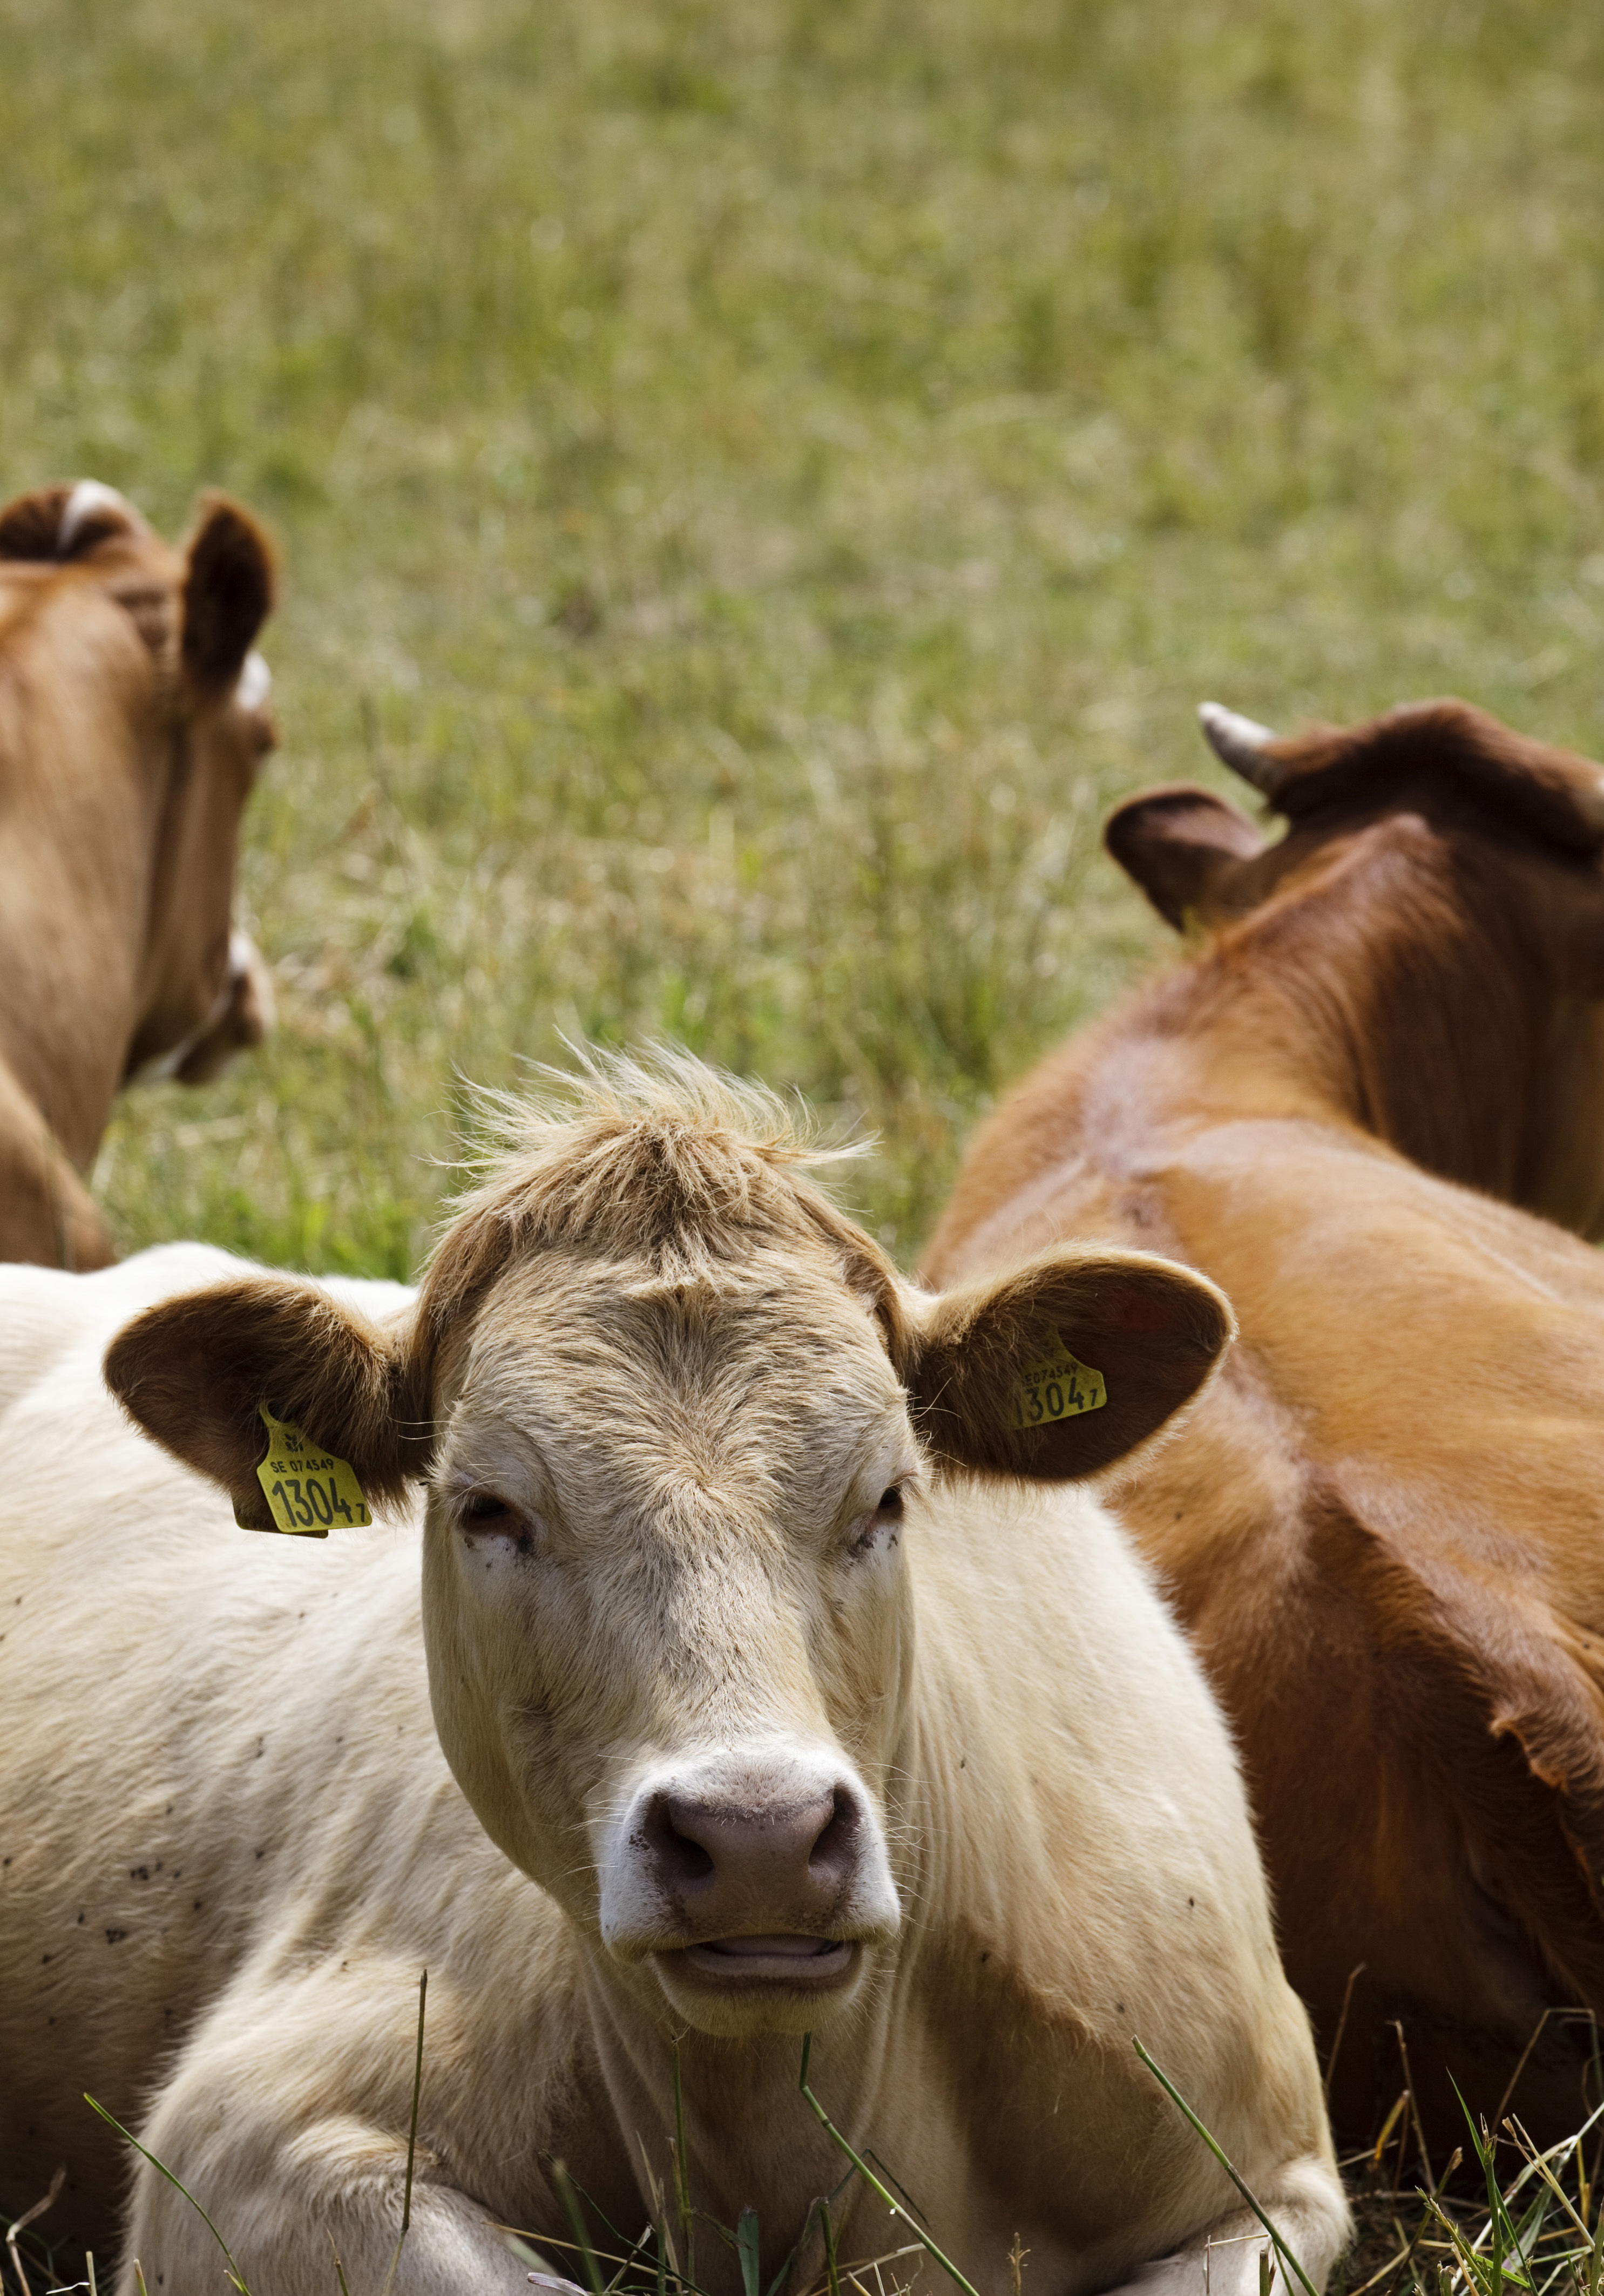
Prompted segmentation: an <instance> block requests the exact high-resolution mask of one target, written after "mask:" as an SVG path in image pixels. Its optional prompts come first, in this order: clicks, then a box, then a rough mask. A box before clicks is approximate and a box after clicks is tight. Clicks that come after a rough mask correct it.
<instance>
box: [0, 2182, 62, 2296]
mask: <svg viewBox="0 0 1604 2296" xmlns="http://www.w3.org/2000/svg"><path fill="white" fill-rule="evenodd" d="M66 2181H67V2163H66V2162H65V2161H62V2163H61V2167H60V2168H59V2169H57V2170H56V2172H55V2175H54V2176H53V2177H52V2178H51V2180H50V2190H49V2191H48V2192H47V2193H46V2194H45V2197H44V2199H43V2200H42V2201H36V2202H34V2204H33V2206H32V2208H31V2209H24V2210H23V2211H22V2213H21V2215H20V2217H18V2218H17V2219H16V2221H15V2222H14V2223H13V2224H12V2225H10V2226H7V2228H6V2235H5V2245H6V2247H7V2248H8V2249H9V2250H10V2251H11V2260H12V2271H13V2272H14V2273H15V2274H16V2276H17V2284H18V2286H19V2287H20V2289H21V2291H22V2296H33V2291H32V2289H31V2288H30V2287H29V2284H28V2275H27V2273H26V2272H25V2271H24V2270H23V2269H22V2259H21V2257H20V2255H19V2253H18V2251H17V2235H18V2234H19V2233H20V2232H26V2231H27V2229H28V2227H29V2225H30V2224H33V2223H34V2222H35V2221H36V2220H37V2218H40V2217H42V2216H43V2215H44V2213H45V2210H46V2209H48V2208H50V2207H52V2206H53V2204H54V2202H56V2200H57V2199H58V2198H59V2197H60V2194H61V2186H62V2185H64V2184H65V2183H66Z"/></svg>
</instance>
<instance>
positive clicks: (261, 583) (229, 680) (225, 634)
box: [184, 495, 274, 692]
mask: <svg viewBox="0 0 1604 2296" xmlns="http://www.w3.org/2000/svg"><path fill="white" fill-rule="evenodd" d="M185 557H186V559H187V562H188V568H187V571H186V573H185V575H184V668H185V669H186V670H187V671H188V672H189V675H190V676H191V677H192V679H193V681H194V682H195V684H196V685H199V686H201V687H202V688H204V689H205V690H206V691H208V692H216V691H217V690H218V689H219V688H221V689H224V690H227V689H229V688H231V687H232V686H233V684H234V681H235V680H236V679H237V678H238V676H239V675H240V671H241V667H242V666H243V663H244V660H245V657H246V655H247V654H248V653H249V652H250V649H251V646H252V645H253V644H255V641H256V635H257V632H258V630H259V629H260V628H261V627H262V624H263V623H264V622H265V621H266V619H267V617H268V615H269V613H270V612H271V611H272V610H273V587H274V575H273V553H272V551H271V550H270V548H269V547H268V545H267V540H266V536H265V535H264V534H263V533H262V530H261V529H260V528H259V527H258V525H257V523H256V521H255V520H254V519H253V518H251V517H250V514H249V512H245V511H243V510H241V508H240V506H239V504H237V503H232V502H230V501H228V500H227V498H226V497H225V496H222V495H209V496H207V497H206V501H205V504H204V507H203V514H202V517H201V523H200V525H199V526H198V527H197V528H196V529H195V532H194V534H193V535H192V537H191V539H190V543H189V545H188V548H187V550H186V552H185Z"/></svg>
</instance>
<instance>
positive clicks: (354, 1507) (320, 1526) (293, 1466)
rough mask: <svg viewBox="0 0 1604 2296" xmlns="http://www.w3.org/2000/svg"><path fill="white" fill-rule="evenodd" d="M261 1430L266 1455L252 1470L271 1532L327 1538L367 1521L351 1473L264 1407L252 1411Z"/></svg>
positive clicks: (359, 1489)
mask: <svg viewBox="0 0 1604 2296" xmlns="http://www.w3.org/2000/svg"><path fill="white" fill-rule="evenodd" d="M257 1408H258V1411H259V1412H260V1413H261V1415H262V1418H263V1420H264V1421H265V1423H266V1428H267V1456H266V1458H265V1459H264V1460H263V1462H262V1464H261V1465H260V1466H259V1467H258V1469H257V1478H258V1481H259V1482H260V1484H261V1486H262V1488H263V1490H264V1492H265V1493H266V1498H267V1505H268V1507H269V1508H270V1510H271V1511H272V1514H273V1527H274V1529H275V1530H284V1531H289V1532H290V1533H291V1535H292V1536H293V1537H295V1538H327V1537H328V1535H329V1532H330V1529H331V1528H335V1529H345V1528H346V1527H347V1526H349V1527H350V1528H351V1529H356V1528H357V1527H358V1526H359V1525H360V1524H362V1523H364V1522H372V1520H373V1518H372V1515H371V1514H370V1513H368V1503H367V1501H366V1500H365V1499H364V1497H363V1496H362V1485H361V1484H360V1483H359V1482H358V1481H357V1480H356V1468H355V1467H353V1466H352V1465H351V1464H350V1462H349V1461H348V1460H347V1459H337V1458H335V1457H334V1456H333V1454H332V1453H331V1452H329V1451H320V1450H318V1449H317V1447H316V1446H315V1445H314V1444H311V1443H308V1442H307V1439H306V1437H305V1436H304V1435H303V1434H302V1433H301V1431H300V1429H299V1427H297V1426H294V1425H293V1424H292V1423H291V1422H290V1421H289V1420H288V1419H275V1418H274V1415H273V1414H272V1412H271V1411H269V1410H268V1408H267V1406H266V1404H265V1403H260V1404H258V1406H257Z"/></svg>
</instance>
